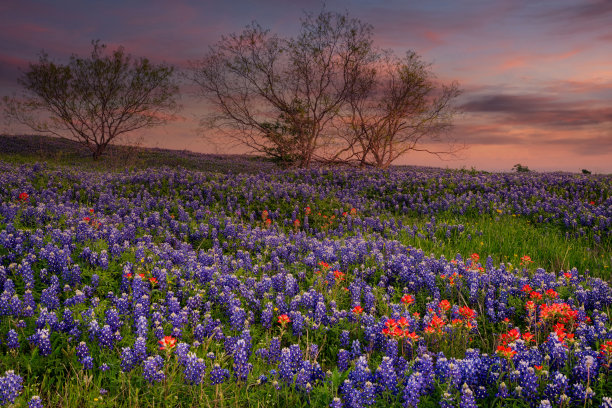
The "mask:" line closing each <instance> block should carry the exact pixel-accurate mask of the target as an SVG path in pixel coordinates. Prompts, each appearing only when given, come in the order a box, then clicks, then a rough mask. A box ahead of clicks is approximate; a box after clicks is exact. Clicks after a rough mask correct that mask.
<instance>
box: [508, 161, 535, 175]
mask: <svg viewBox="0 0 612 408" xmlns="http://www.w3.org/2000/svg"><path fill="white" fill-rule="evenodd" d="M512 170H514V171H516V172H517V173H529V172H530V171H531V170H529V167H527V166H523V165H522V164H520V163H517V164H515V165H514V166H512Z"/></svg>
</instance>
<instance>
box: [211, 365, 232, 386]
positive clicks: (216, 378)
mask: <svg viewBox="0 0 612 408" xmlns="http://www.w3.org/2000/svg"><path fill="white" fill-rule="evenodd" d="M229 376H230V374H229V371H227V370H226V369H225V368H221V367H220V366H219V364H215V365H214V367H213V369H212V370H211V371H210V384H211V385H217V384H223V383H224V382H225V381H226V380H227V379H228V378H229Z"/></svg>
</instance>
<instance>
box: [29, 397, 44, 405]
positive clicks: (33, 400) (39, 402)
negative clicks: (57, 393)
mask: <svg viewBox="0 0 612 408" xmlns="http://www.w3.org/2000/svg"><path fill="white" fill-rule="evenodd" d="M28 408H43V403H42V399H40V397H39V396H38V395H35V396H33V397H32V398H30V401H28Z"/></svg>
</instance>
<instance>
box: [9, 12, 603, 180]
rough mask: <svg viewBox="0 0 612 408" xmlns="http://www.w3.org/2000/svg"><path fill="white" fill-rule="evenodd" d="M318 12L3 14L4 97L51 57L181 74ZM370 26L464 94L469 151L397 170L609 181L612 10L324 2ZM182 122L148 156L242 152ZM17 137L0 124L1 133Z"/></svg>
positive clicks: (413, 160)
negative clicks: (240, 39) (229, 47)
mask: <svg viewBox="0 0 612 408" xmlns="http://www.w3.org/2000/svg"><path fill="white" fill-rule="evenodd" d="M321 7H322V2H321V1H310V0H301V1H281V0H266V1H256V0H251V1H245V0H229V1H187V0H174V1H156V0H147V1H141V0H75V1H65V0H56V1H50V0H45V1H30V0H3V1H2V2H0V96H2V95H8V94H11V93H12V92H18V91H19V88H18V85H17V83H16V78H17V77H18V76H19V69H20V68H21V69H26V68H27V64H28V62H34V61H36V60H37V55H38V53H39V52H40V51H41V50H43V49H44V50H45V51H46V52H47V53H48V54H49V55H50V56H51V58H52V59H54V60H56V61H60V62H62V61H63V62H67V61H68V57H69V56H70V54H71V53H76V54H79V55H86V54H88V53H89V52H90V50H91V40H93V39H100V40H101V41H102V42H103V43H106V44H107V45H109V47H111V48H114V47H116V46H118V45H123V46H124V47H125V49H126V51H127V52H128V53H130V54H132V55H134V56H144V57H148V58H149V59H151V60H153V61H165V62H167V63H170V64H173V65H175V66H176V67H177V68H181V67H184V66H185V65H186V62H187V61H188V60H196V59H199V58H201V57H202V56H203V55H204V53H205V52H206V50H207V48H208V46H209V45H212V44H214V43H215V42H216V41H218V40H219V39H220V37H221V35H224V34H229V33H232V32H239V31H241V30H242V28H244V26H245V25H247V24H248V23H250V22H251V21H253V20H255V21H257V22H258V23H259V24H260V25H262V26H263V27H266V28H270V29H271V30H272V31H273V32H276V33H279V34H281V35H284V36H292V35H295V34H296V33H297V31H298V29H299V19H300V17H301V16H302V15H303V12H304V11H308V12H313V13H317V12H318V11H320V10H321ZM326 9H327V10H330V11H338V12H344V11H348V12H349V14H350V15H351V16H352V17H357V18H359V19H361V20H362V21H364V22H368V23H370V24H372V25H373V26H374V35H375V44H376V45H377V46H380V47H383V48H391V49H393V50H395V51H396V52H397V53H398V54H403V53H404V52H405V51H407V50H415V51H416V52H417V53H418V54H420V55H421V56H422V57H423V59H424V60H425V61H428V62H431V63H433V66H432V69H433V71H434V72H435V73H436V74H437V76H438V78H439V79H441V80H442V81H445V82H450V81H452V80H456V81H458V82H459V84H460V86H461V88H462V89H463V91H464V92H463V94H462V96H461V98H460V100H459V101H458V102H459V103H458V104H459V105H460V106H461V107H462V110H463V112H464V113H463V114H462V115H461V116H460V117H459V118H457V120H456V121H455V124H456V126H455V128H454V133H455V135H456V137H457V138H458V139H459V140H461V141H463V142H464V143H465V144H466V145H467V146H468V149H466V150H465V151H463V152H462V153H461V155H460V157H458V158H456V159H454V160H448V161H441V160H439V159H437V158H436V157H430V156H427V155H424V154H408V155H407V156H405V157H404V158H403V159H401V160H399V161H398V162H397V164H418V165H430V166H436V167H449V168H462V167H466V168H470V167H472V166H473V167H476V168H477V169H482V170H510V169H511V168H512V166H513V165H514V164H516V163H521V164H522V165H526V166H528V167H529V168H531V169H535V170H541V171H552V170H564V171H572V172H580V170H581V169H583V168H586V169H589V170H591V171H593V172H600V173H612V1H610V0H583V1H580V0H547V1H538V0H503V1H502V0H470V1H465V0H448V1H440V0H436V1H431V0H430V1H406V0H405V1H400V0H367V1H366V0H361V1H349V0H328V1H327V2H326ZM180 102H181V104H182V105H183V106H184V108H183V110H182V111H181V112H180V115H181V119H180V120H179V121H177V122H175V123H171V124H168V125H166V126H164V127H161V128H155V129H152V130H148V131H147V135H150V137H147V139H146V142H145V143H146V145H148V146H154V147H164V148H173V149H188V150H193V151H200V152H217V153H232V152H236V149H235V148H234V147H230V146H228V145H227V144H226V143H224V142H223V141H222V140H219V141H218V143H216V145H211V144H210V143H207V142H205V141H203V140H202V138H201V137H199V136H198V132H197V124H198V118H199V115H200V114H201V113H202V109H203V107H202V106H201V104H199V103H198V102H197V101H196V100H195V99H193V98H192V97H190V96H189V95H188V94H187V93H186V92H183V95H182V97H181V101H180ZM19 131H21V129H20V128H19V127H18V126H17V125H15V124H11V123H5V122H4V121H2V122H0V132H9V133H15V132H19Z"/></svg>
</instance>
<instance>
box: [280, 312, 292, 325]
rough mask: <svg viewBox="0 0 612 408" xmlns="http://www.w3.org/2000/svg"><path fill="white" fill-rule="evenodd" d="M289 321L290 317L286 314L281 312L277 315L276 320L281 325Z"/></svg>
mask: <svg viewBox="0 0 612 408" xmlns="http://www.w3.org/2000/svg"><path fill="white" fill-rule="evenodd" d="M290 321H291V318H290V317H289V316H287V315H286V314H282V315H280V316H278V322H279V323H280V324H282V325H283V326H284V325H286V324H287V323H289V322H290Z"/></svg>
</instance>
